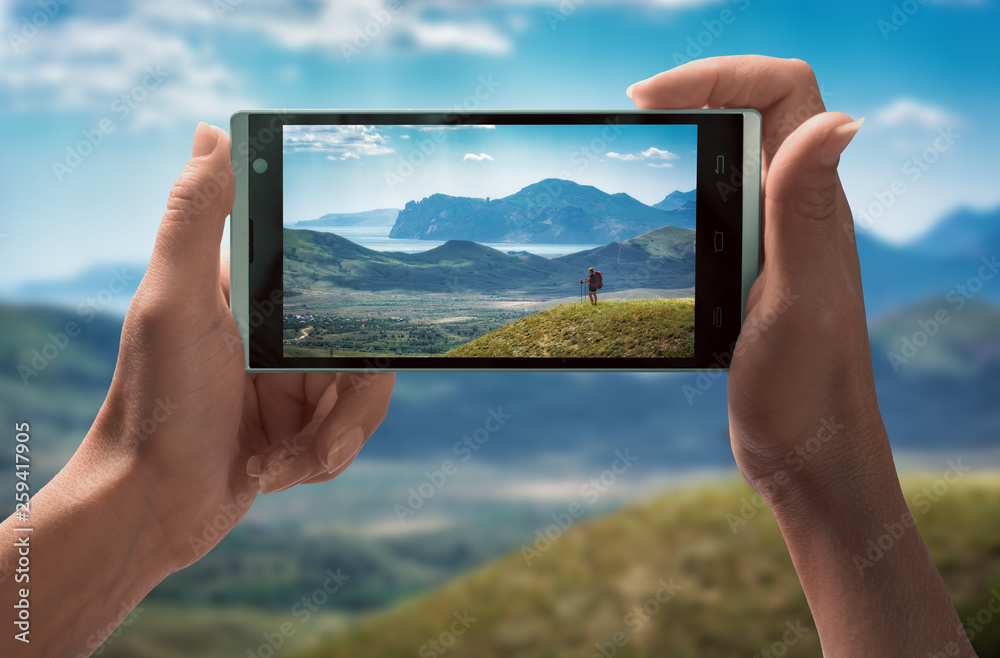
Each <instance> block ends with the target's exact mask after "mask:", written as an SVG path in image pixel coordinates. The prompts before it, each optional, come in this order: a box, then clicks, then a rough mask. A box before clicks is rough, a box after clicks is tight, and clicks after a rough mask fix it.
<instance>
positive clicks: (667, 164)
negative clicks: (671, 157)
mask: <svg viewBox="0 0 1000 658" xmlns="http://www.w3.org/2000/svg"><path fill="white" fill-rule="evenodd" d="M649 166H650V167H654V168H656V169H663V168H665V167H673V166H674V165H673V163H671V162H650V163H649Z"/></svg>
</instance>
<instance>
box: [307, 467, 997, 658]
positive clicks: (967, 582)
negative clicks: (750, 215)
mask: <svg viewBox="0 0 1000 658" xmlns="http://www.w3.org/2000/svg"><path fill="white" fill-rule="evenodd" d="M937 477H939V476H931V477H912V478H906V479H904V487H903V489H904V493H905V494H906V498H907V500H909V501H913V500H914V498H915V497H916V496H918V495H919V492H920V490H921V489H922V488H923V487H925V486H927V485H929V484H931V483H932V482H934V481H935V480H936V479H937ZM751 494H752V491H751V490H750V488H749V487H748V486H747V485H746V484H745V483H743V482H742V481H740V482H735V483H730V484H724V485H709V486H702V487H698V488H696V489H693V490H689V491H682V492H679V493H673V494H669V495H666V496H663V497H662V498H659V499H657V500H654V501H652V502H650V503H647V504H644V505H642V506H638V507H635V508H631V509H628V510H625V511H623V512H620V513H617V514H613V515H611V516H607V517H604V518H599V519H596V520H594V521H590V522H586V523H585V522H579V523H577V524H575V525H573V526H571V527H569V528H568V529H567V530H566V531H565V532H563V533H562V534H561V536H556V535H555V533H553V536H556V540H555V541H554V542H552V543H551V547H549V548H548V549H547V550H542V551H541V554H540V555H539V556H535V557H533V559H532V561H531V564H530V565H529V564H528V563H527V560H526V559H525V557H524V556H523V555H522V551H516V552H514V553H512V554H510V555H508V556H507V557H505V558H503V559H501V560H499V561H497V562H495V563H493V564H491V565H488V566H486V567H484V568H481V569H479V570H477V571H475V572H473V573H472V574H471V575H469V576H467V577H465V578H463V579H461V580H458V581H456V582H454V583H452V584H451V585H449V586H447V587H444V588H442V589H440V590H438V591H436V592H434V593H432V594H430V595H428V596H425V597H422V598H420V599H418V600H415V601H412V602H410V603H407V604H404V605H401V606H399V607H397V608H395V609H393V610H391V611H389V612H387V613H384V614H380V615H377V616H375V617H373V618H370V619H369V620H367V621H365V622H363V623H361V624H360V625H358V626H357V627H356V628H354V629H353V630H351V631H348V632H347V633H345V634H342V635H340V636H335V637H333V638H332V640H331V641H329V642H327V643H324V644H323V645H322V648H315V649H313V650H308V651H305V652H302V653H300V654H297V655H298V656H301V658H320V657H326V656H352V657H353V656H412V655H414V654H417V655H438V654H436V653H433V649H432V648H428V647H426V646H425V645H426V643H428V642H429V641H430V640H432V639H442V638H443V639H444V640H446V641H448V642H451V640H452V639H454V644H453V645H452V646H450V647H449V648H448V655H449V656H451V657H452V658H459V657H462V656H470V657H475V658H493V657H496V658H501V657H504V658H506V657H508V656H520V657H522V658H535V657H538V658H541V657H543V656H544V657H547V658H562V657H566V658H570V657H572V658H576V657H579V656H590V655H593V654H598V652H599V651H600V649H599V646H601V645H604V646H605V648H607V647H608V645H607V644H606V643H608V642H609V640H611V638H613V637H615V634H616V633H622V634H623V635H621V636H618V637H619V640H622V639H624V640H625V642H624V644H621V642H619V644H620V646H618V647H614V649H615V652H614V655H615V656H616V658H635V657H638V656H656V657H658V658H659V657H665V656H677V657H687V656H691V657H693V656H698V657H701V658H704V657H713V656H726V657H728V656H741V655H742V656H750V655H755V654H758V653H760V652H762V651H763V650H765V649H768V648H770V647H771V646H772V645H773V643H774V642H775V641H776V640H780V638H781V636H782V633H783V632H784V631H785V630H786V628H787V627H786V623H790V624H793V625H794V624H796V622H799V623H800V624H801V628H804V629H806V631H805V633H803V634H802V636H801V638H799V639H798V640H797V642H796V643H795V644H794V645H793V646H790V647H788V651H787V654H786V655H788V656H816V655H819V651H820V650H819V637H818V635H817V634H816V631H815V625H814V624H813V622H812V618H811V615H810V613H809V610H808V607H807V604H806V600H805V596H804V594H803V593H802V590H801V587H800V586H799V584H798V580H797V578H796V575H795V572H794V570H793V567H792V564H791V560H790V559H789V557H788V554H787V550H786V548H785V545H784V542H783V540H782V537H781V534H780V532H779V530H778V527H777V524H776V523H775V522H774V518H773V516H772V515H771V514H770V512H769V511H768V510H766V509H765V510H762V511H759V512H757V514H756V516H755V517H753V518H752V519H751V520H750V521H749V522H748V523H747V524H746V525H745V526H742V527H740V528H738V530H737V532H736V533H735V534H734V533H733V532H732V531H731V530H730V527H729V523H728V522H727V521H726V515H727V514H729V513H734V514H738V513H739V508H740V504H741V499H743V498H749V496H750V495H751ZM998 508H1000V478H998V477H997V475H990V476H966V477H965V478H964V479H963V480H962V481H961V482H959V483H957V484H955V485H952V487H951V489H950V491H949V492H948V493H947V494H946V495H944V496H943V497H942V498H940V500H938V502H936V503H934V504H933V505H932V506H931V507H930V509H929V510H927V511H925V512H923V513H921V512H922V511H923V509H924V508H922V507H920V506H913V512H914V516H915V519H916V522H917V526H918V528H919V529H920V532H921V534H922V535H923V537H924V541H925V542H926V543H927V545H928V548H929V550H930V553H931V556H932V557H933V558H934V560H935V563H936V564H937V565H938V568H939V569H940V571H941V573H942V575H943V577H944V579H945V582H946V584H947V585H948V589H949V591H950V593H951V595H952V597H953V599H954V601H955V603H956V607H957V609H958V612H959V615H960V616H961V618H962V619H965V618H966V617H970V616H972V617H974V616H975V615H976V614H977V613H979V612H980V611H981V610H983V609H984V608H985V607H986V606H987V604H988V603H989V601H990V597H991V596H993V595H992V594H991V593H990V592H991V589H993V588H996V587H997V586H998V585H1000V535H998V533H997V532H996V531H995V524H994V519H995V518H996V512H997V509H998ZM661 581H663V582H666V583H667V584H672V585H676V586H679V587H680V589H679V590H677V592H676V593H675V595H674V596H673V598H670V599H669V600H667V601H666V602H664V603H656V604H653V603H650V601H653V600H655V597H656V595H657V591H658V590H659V589H660V588H661V587H662V585H660V582H661ZM660 591H661V599H665V598H667V597H666V595H665V594H664V593H663V592H664V590H660ZM637 607H639V608H640V609H641V608H643V607H645V610H646V614H647V616H646V617H645V619H643V616H642V614H638V615H637V614H636V613H635V611H636V609H637ZM466 613H467V614H468V615H469V617H471V618H475V621H474V622H473V623H471V625H469V627H468V628H467V629H465V628H462V626H461V625H458V626H452V624H453V622H454V620H455V615H456V614H457V615H459V616H462V615H464V614H466ZM630 614H631V616H629V615H630ZM455 628H461V629H462V633H461V634H458V633H456V634H455V636H454V637H453V638H451V637H448V636H447V632H450V630H451V629H455ZM442 633H445V634H446V635H444V636H442ZM974 645H975V647H976V649H977V651H978V653H979V655H981V656H988V655H1000V653H998V652H1000V624H997V623H993V624H992V625H990V624H987V625H985V627H983V629H982V631H981V632H978V633H977V634H976V637H975V638H974ZM439 646H441V645H439ZM421 648H424V649H426V651H425V653H423V654H421V653H420V650H421ZM598 655H599V654H598Z"/></svg>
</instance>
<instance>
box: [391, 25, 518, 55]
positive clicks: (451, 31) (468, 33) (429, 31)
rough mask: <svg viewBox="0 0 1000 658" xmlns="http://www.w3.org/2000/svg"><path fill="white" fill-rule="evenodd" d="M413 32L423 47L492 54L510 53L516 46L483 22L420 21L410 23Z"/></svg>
mask: <svg viewBox="0 0 1000 658" xmlns="http://www.w3.org/2000/svg"><path fill="white" fill-rule="evenodd" d="M410 33H411V34H412V35H413V38H414V39H415V40H416V42H417V44H418V45H419V46H422V47H423V48H425V49H427V50H467V51H471V52H483V53H487V54H490V55H506V54H508V53H509V52H510V51H511V50H512V49H513V45H512V44H511V42H510V40H509V39H508V38H507V37H506V36H504V35H502V34H500V33H499V32H497V31H496V29H495V28H494V27H493V26H492V25H490V24H488V23H483V22H479V21H477V22H472V23H420V22H414V23H413V25H412V26H410Z"/></svg>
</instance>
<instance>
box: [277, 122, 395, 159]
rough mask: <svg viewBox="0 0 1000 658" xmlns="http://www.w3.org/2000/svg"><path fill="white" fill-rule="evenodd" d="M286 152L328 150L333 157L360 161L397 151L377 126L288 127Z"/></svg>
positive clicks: (321, 151)
mask: <svg viewBox="0 0 1000 658" xmlns="http://www.w3.org/2000/svg"><path fill="white" fill-rule="evenodd" d="M283 131H284V140H285V152H286V153H327V154H329V155H328V156H327V157H328V158H329V159H331V160H334V159H337V160H357V159H360V158H362V157H370V156H376V155H388V154H390V153H395V151H394V150H393V149H392V148H391V147H390V146H388V145H387V143H386V142H387V140H386V138H385V137H384V136H382V135H381V134H379V132H378V131H377V130H376V129H375V127H374V126H285V127H284V129H283Z"/></svg>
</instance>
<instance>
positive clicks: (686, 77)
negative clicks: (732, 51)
mask: <svg viewBox="0 0 1000 658" xmlns="http://www.w3.org/2000/svg"><path fill="white" fill-rule="evenodd" d="M626 93H628V95H629V97H630V98H632V100H633V101H634V102H635V104H636V106H637V107H639V108H641V109H663V110H669V109H697V108H702V107H731V108H753V109H755V110H757V111H758V112H760V113H761V115H762V117H763V120H764V121H763V123H764V126H763V128H764V134H763V142H764V151H765V153H766V154H768V155H773V154H774V153H775V152H776V151H777V149H778V148H779V147H780V146H781V143H782V141H784V139H785V138H786V137H787V136H788V135H789V134H791V132H792V131H794V130H795V128H797V127H798V126H799V125H801V124H802V122H803V121H805V120H806V119H808V118H809V117H811V116H813V115H815V114H818V113H820V112H825V111H826V108H825V107H824V105H823V98H822V96H821V95H820V91H819V85H818V84H817V82H816V76H815V75H814V74H813V71H812V68H811V67H810V66H809V65H808V64H806V63H805V62H803V61H802V60H799V59H779V58H776V57H764V56H761V55H737V56H732V57H711V58H708V59H700V60H695V61H693V62H688V63H686V64H682V65H681V66H678V67H676V68H673V69H670V70H669V71H664V72H663V73H660V74H658V75H655V76H653V77H652V78H649V79H647V80H643V81H641V82H637V83H635V84H634V85H632V86H631V87H629V89H628V91H627V92H626Z"/></svg>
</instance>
